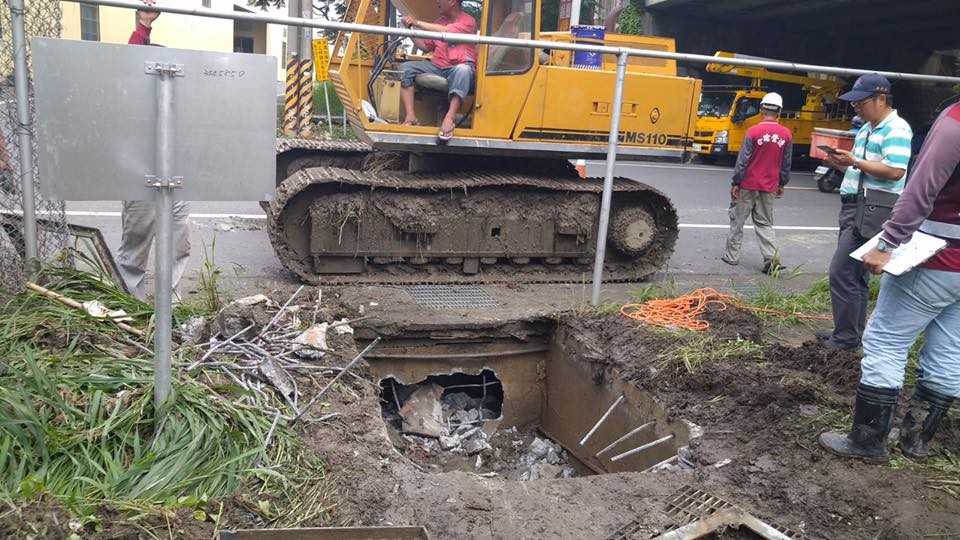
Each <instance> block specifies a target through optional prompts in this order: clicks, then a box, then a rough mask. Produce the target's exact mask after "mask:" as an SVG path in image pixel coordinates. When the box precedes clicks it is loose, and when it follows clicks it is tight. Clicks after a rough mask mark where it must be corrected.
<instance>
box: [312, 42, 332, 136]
mask: <svg viewBox="0 0 960 540" xmlns="http://www.w3.org/2000/svg"><path fill="white" fill-rule="evenodd" d="M313 72H314V73H315V74H316V77H317V82H318V83H322V84H323V101H324V102H325V103H326V105H327V131H328V132H330V133H333V120H332V119H331V118H330V93H329V88H328V87H329V86H330V85H328V84H327V81H329V80H330V46H329V45H328V44H327V40H326V39H315V40H313Z"/></svg>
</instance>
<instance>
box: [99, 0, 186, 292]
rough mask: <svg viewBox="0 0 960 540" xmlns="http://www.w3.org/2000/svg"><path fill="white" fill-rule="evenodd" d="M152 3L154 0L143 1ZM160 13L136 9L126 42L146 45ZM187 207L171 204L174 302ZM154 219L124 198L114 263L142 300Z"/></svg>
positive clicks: (182, 266)
mask: <svg viewBox="0 0 960 540" xmlns="http://www.w3.org/2000/svg"><path fill="white" fill-rule="evenodd" d="M143 3H144V4H146V5H148V6H152V5H153V4H155V3H156V0H143ZM159 16H160V12H159V11H140V10H137V27H136V29H134V31H133V33H132V34H130V39H129V40H128V41H127V43H128V44H130V45H150V31H151V30H152V29H153V28H152V27H153V21H155V20H157V17H159ZM189 217H190V206H189V205H188V204H187V203H186V202H184V201H178V202H175V203H173V293H174V301H175V302H179V300H180V294H179V291H178V288H179V284H180V278H182V277H183V273H184V271H185V270H186V268H187V261H188V260H189V259H190V228H189V225H188V223H187V219H188V218H189ZM155 220H156V214H155V212H154V205H153V202H151V201H124V202H123V207H122V213H121V217H120V222H121V226H122V228H123V232H122V235H121V237H120V249H119V250H117V266H118V268H119V270H120V277H122V278H123V282H124V283H126V285H127V290H129V291H130V294H132V295H134V296H136V297H137V298H139V299H141V300H144V299H146V298H147V290H146V278H147V260H148V258H149V256H150V244H151V242H153V225H154V221H155Z"/></svg>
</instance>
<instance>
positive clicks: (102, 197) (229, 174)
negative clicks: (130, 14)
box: [32, 38, 277, 201]
mask: <svg viewBox="0 0 960 540" xmlns="http://www.w3.org/2000/svg"><path fill="white" fill-rule="evenodd" d="M32 44H33V67H34V80H35V86H34V91H35V95H36V106H37V143H38V146H39V149H40V153H39V157H40V162H39V167H40V188H41V193H42V195H43V197H44V198H47V199H53V200H73V201H116V200H154V198H155V196H156V189H155V188H153V187H149V186H148V185H147V179H146V177H147V176H148V175H154V176H156V175H157V174H158V172H157V166H158V164H157V163H156V155H157V147H156V146H157V95H158V94H157V92H158V90H157V88H158V86H157V85H158V82H157V75H156V73H151V69H150V67H149V66H154V65H156V64H157V63H158V62H160V63H169V64H176V65H178V66H182V71H181V73H180V74H178V76H177V77H176V78H175V79H174V80H173V83H172V86H173V124H172V129H173V140H172V143H173V144H172V146H173V165H172V171H171V174H172V176H174V177H179V178H182V180H181V184H180V186H181V187H179V188H177V189H174V190H173V194H174V198H175V199H176V200H184V201H261V200H270V199H271V198H272V197H273V190H274V187H275V185H276V183H275V177H276V166H275V160H276V155H275V152H276V125H277V111H276V92H277V88H276V69H277V68H276V59H275V58H273V57H268V56H262V55H254V54H235V53H220V52H204V51H190V50H183V49H170V48H165V47H151V46H142V45H112V44H105V43H96V42H89V41H69V40H59V39H50V38H35V39H34V40H33V41H32Z"/></svg>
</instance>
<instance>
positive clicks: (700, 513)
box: [667, 486, 733, 525]
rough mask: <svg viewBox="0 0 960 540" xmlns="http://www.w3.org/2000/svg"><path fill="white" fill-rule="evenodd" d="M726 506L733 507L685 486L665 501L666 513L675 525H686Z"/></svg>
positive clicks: (721, 500) (724, 508)
mask: <svg viewBox="0 0 960 540" xmlns="http://www.w3.org/2000/svg"><path fill="white" fill-rule="evenodd" d="M727 508H733V505H732V504H730V503H728V502H727V501H724V500H723V499H720V498H718V497H714V496H713V495H710V494H709V493H704V492H703V491H700V490H699V489H696V488H694V487H691V486H687V487H685V488H683V489H681V490H680V491H678V492H677V493H676V494H674V495H673V496H672V497H670V500H669V501H668V502H667V515H668V516H670V517H671V518H673V521H674V522H675V523H676V524H677V525H686V524H687V523H692V522H694V521H696V520H698V519H701V518H705V517H707V516H709V515H711V514H716V513H717V512H719V511H721V510H726V509H727Z"/></svg>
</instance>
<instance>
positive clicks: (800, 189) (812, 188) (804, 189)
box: [783, 186, 820, 191]
mask: <svg viewBox="0 0 960 540" xmlns="http://www.w3.org/2000/svg"><path fill="white" fill-rule="evenodd" d="M783 189H795V190H797V191H820V190H819V189H817V188H815V187H793V186H785V187H784V188H783Z"/></svg>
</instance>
